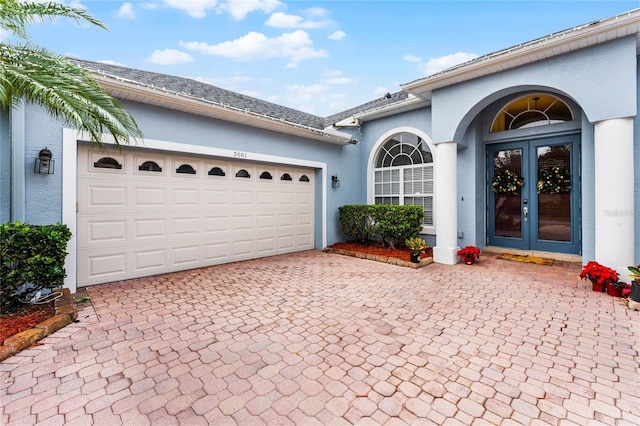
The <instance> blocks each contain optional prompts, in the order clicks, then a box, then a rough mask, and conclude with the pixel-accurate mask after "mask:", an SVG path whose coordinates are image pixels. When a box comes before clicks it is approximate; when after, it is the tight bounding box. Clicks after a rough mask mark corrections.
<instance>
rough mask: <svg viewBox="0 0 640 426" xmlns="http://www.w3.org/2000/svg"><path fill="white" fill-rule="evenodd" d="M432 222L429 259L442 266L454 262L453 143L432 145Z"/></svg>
mask: <svg viewBox="0 0 640 426" xmlns="http://www.w3.org/2000/svg"><path fill="white" fill-rule="evenodd" d="M435 157H436V159H437V160H436V164H435V203H434V204H435V225H436V246H435V247H434V248H433V261H434V262H437V263H444V264H445V265H455V264H456V263H458V260H459V259H458V254H457V252H458V238H457V237H458V210H457V191H456V186H457V179H456V175H457V170H456V167H457V159H458V158H457V157H458V149H457V144H456V143H455V142H445V143H439V144H437V145H436V155H435Z"/></svg>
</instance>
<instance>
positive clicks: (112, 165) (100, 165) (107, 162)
mask: <svg viewBox="0 0 640 426" xmlns="http://www.w3.org/2000/svg"><path fill="white" fill-rule="evenodd" d="M93 167H95V168H96V169H116V170H121V169H122V164H120V163H118V161H117V160H116V159H114V158H111V157H102V158H101V159H99V160H98V161H96V162H95V163H93Z"/></svg>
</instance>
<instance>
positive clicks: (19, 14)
mask: <svg viewBox="0 0 640 426" xmlns="http://www.w3.org/2000/svg"><path fill="white" fill-rule="evenodd" d="M56 17H65V18H69V19H71V20H73V21H75V22H78V23H80V22H88V23H90V24H92V25H96V26H98V27H100V28H103V29H105V30H108V28H107V26H106V25H105V24H103V23H102V22H100V21H99V20H97V19H96V18H94V17H92V16H91V15H89V14H88V13H87V12H86V11H85V10H83V9H80V8H76V7H70V6H66V5H64V4H60V3H55V2H53V1H50V2H48V3H38V2H35V1H21V0H0V29H1V30H6V31H10V32H11V33H13V35H14V36H15V37H17V38H18V39H19V40H20V41H21V42H22V43H21V44H17V45H14V44H11V43H6V42H5V41H2V42H0V106H1V107H2V108H4V109H6V108H10V107H12V106H13V105H15V104H16V103H17V102H19V101H20V100H21V99H23V98H24V99H25V100H26V101H28V102H32V103H35V104H39V105H41V106H43V107H44V108H46V109H47V110H48V111H49V113H50V114H51V115H52V116H53V117H55V118H57V119H59V120H61V121H63V122H65V123H66V124H67V125H69V126H71V127H74V128H76V129H79V130H84V131H86V132H87V133H88V134H89V136H90V138H91V140H92V141H94V142H98V143H100V144H101V136H102V134H103V133H105V131H106V132H109V133H111V134H112V135H113V137H114V138H115V143H116V144H117V145H120V144H122V143H128V142H129V140H130V138H136V137H141V136H142V132H141V131H140V129H139V128H138V125H137V124H136V122H135V120H134V119H133V117H131V115H129V113H127V112H126V111H125V110H124V108H123V107H122V105H121V104H120V103H119V102H118V101H117V100H115V99H113V98H112V97H111V96H110V95H109V94H108V93H107V92H105V90H104V89H103V88H102V87H100V85H99V84H98V83H97V82H96V81H95V80H94V79H93V77H92V76H91V74H90V73H89V72H88V71H87V70H86V69H84V68H82V67H81V66H79V65H77V64H75V63H73V62H71V61H70V60H68V59H67V58H66V57H64V56H61V55H58V54H56V53H53V52H50V51H49V50H47V49H44V48H42V47H39V46H36V45H33V44H31V43H29V42H28V41H29V36H28V34H27V31H26V25H27V24H30V23H33V22H39V21H46V20H48V21H55V19H56Z"/></svg>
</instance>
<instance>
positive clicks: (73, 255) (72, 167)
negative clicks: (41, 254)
mask: <svg viewBox="0 0 640 426" xmlns="http://www.w3.org/2000/svg"><path fill="white" fill-rule="evenodd" d="M89 140H90V138H89V136H88V135H87V134H85V133H83V132H79V131H77V130H73V129H63V130H62V146H63V149H62V157H63V162H62V164H63V167H62V222H63V223H64V224H65V225H67V226H68V227H69V229H70V230H71V233H72V235H71V240H70V241H69V243H68V245H67V251H68V255H67V258H66V260H65V269H66V271H67V277H66V278H65V281H64V286H65V287H66V288H69V289H70V290H71V292H72V293H75V291H76V287H77V284H76V281H77V278H76V268H77V237H76V229H77V216H76V205H77V199H78V198H77V191H78V189H77V182H78V141H89ZM102 143H103V144H106V145H113V144H115V140H114V138H113V136H111V135H106V134H105V135H103V136H102ZM131 146H132V147H136V148H145V149H153V150H158V151H171V152H178V153H181V154H199V155H207V156H215V157H223V158H228V159H233V160H246V161H251V162H265V163H274V164H286V165H290V166H301V167H308V168H313V169H319V170H321V174H322V200H321V205H322V212H321V217H322V219H321V220H322V232H321V239H322V240H321V247H322V248H324V247H326V245H327V183H326V180H327V179H326V178H327V163H324V162H320V161H309V160H303V159H300V158H292V157H281V156H277V155H267V154H258V153H254V152H249V151H237V150H232V149H222V148H215V147H208V146H201V145H190V144H182V143H176V142H167V141H161V140H157V139H140V140H138V141H137V143H136V144H135V145H131ZM314 226H315V225H314ZM315 245H316V246H318V244H317V242H316V244H315Z"/></svg>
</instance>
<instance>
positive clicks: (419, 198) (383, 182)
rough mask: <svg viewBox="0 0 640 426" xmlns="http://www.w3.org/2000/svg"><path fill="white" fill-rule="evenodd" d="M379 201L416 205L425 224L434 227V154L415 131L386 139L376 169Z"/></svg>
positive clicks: (379, 153) (381, 202) (375, 176)
mask: <svg viewBox="0 0 640 426" xmlns="http://www.w3.org/2000/svg"><path fill="white" fill-rule="evenodd" d="M373 174H374V176H373V178H374V196H375V203H376V204H398V205H417V206H422V208H423V209H424V219H423V222H422V224H423V225H424V226H433V225H434V224H433V155H432V154H431V150H430V149H429V146H428V145H427V143H426V142H425V141H424V140H422V139H421V138H420V137H418V136H417V135H414V134H412V133H399V134H397V135H395V136H392V137H391V138H389V139H388V140H386V141H385V142H384V143H383V144H382V146H381V147H380V149H379V150H378V152H377V154H376V159H375V168H374V169H373Z"/></svg>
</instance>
